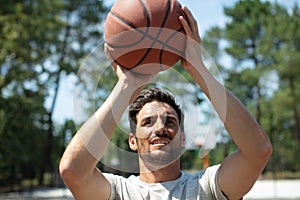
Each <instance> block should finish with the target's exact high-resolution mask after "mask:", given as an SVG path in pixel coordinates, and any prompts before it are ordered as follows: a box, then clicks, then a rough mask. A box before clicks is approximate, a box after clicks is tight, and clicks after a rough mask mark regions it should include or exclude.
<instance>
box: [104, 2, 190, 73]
mask: <svg viewBox="0 0 300 200" xmlns="http://www.w3.org/2000/svg"><path fill="white" fill-rule="evenodd" d="M179 16H184V17H185V14H184V12H183V10H182V9H181V5H180V3H179V2H178V1H176V0H117V1H116V2H115V4H114V5H113V6H112V8H111V10H110V12H109V14H108V15H107V18H106V23H105V29H104V35H105V40H106V44H107V47H106V55H107V57H108V59H109V61H110V62H111V64H112V65H120V66H121V67H124V68H126V69H128V70H130V69H133V71H134V72H137V73H141V74H151V73H153V72H158V71H162V70H166V69H168V68H169V67H172V66H173V65H174V64H176V62H177V61H178V60H179V59H180V58H181V57H182V56H183V55H184V49H185V34H184V30H183V27H182V26H181V24H180V22H179Z"/></svg>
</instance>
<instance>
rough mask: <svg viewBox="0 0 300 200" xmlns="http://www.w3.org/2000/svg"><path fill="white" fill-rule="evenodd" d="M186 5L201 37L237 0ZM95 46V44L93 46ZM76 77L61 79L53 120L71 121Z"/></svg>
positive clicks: (184, 0)
mask: <svg viewBox="0 0 300 200" xmlns="http://www.w3.org/2000/svg"><path fill="white" fill-rule="evenodd" d="M178 1H179V2H180V3H181V4H182V5H186V6H187V7H188V8H189V9H190V10H191V12H192V13H193V15H194V17H195V18H196V20H197V22H198V27H199V32H200V35H203V34H204V33H205V32H206V31H207V30H208V29H210V28H211V27H213V26H219V27H223V26H224V25H225V24H226V20H228V19H226V17H225V16H224V13H223V8H224V6H226V7H228V6H233V5H234V4H235V3H236V2H237V0H210V1H207V0H205V1H204V0H178ZM269 1H271V2H278V3H280V4H282V5H284V6H286V7H287V8H292V7H293V6H294V4H295V3H298V5H300V0H269ZM114 2H115V0H106V4H107V5H112V4H113V3H114ZM95 45H97V44H95ZM75 81H76V77H74V76H69V77H67V78H64V79H63V82H62V84H61V85H60V88H59V95H58V101H57V104H56V107H55V110H54V120H55V121H56V122H58V123H63V122H64V121H65V119H73V118H74V117H73V116H74V108H73V89H74V86H75Z"/></svg>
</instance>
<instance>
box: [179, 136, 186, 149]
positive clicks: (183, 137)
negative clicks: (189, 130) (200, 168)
mask: <svg viewBox="0 0 300 200" xmlns="http://www.w3.org/2000/svg"><path fill="white" fill-rule="evenodd" d="M180 140H181V141H180V144H181V147H185V142H186V141H185V133H184V132H182V133H181V139H180Z"/></svg>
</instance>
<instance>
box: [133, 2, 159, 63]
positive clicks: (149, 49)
mask: <svg viewBox="0 0 300 200" xmlns="http://www.w3.org/2000/svg"><path fill="white" fill-rule="evenodd" d="M141 3H142V5H143V8H144V12H145V14H146V17H147V28H149V26H150V15H149V13H148V10H147V6H146V3H145V1H144V0H141ZM159 35H160V33H159ZM152 40H153V42H152V44H151V45H150V46H149V48H148V49H147V51H146V53H144V55H143V56H142V57H141V58H140V60H139V61H138V62H137V63H136V64H135V65H134V67H137V66H139V65H140V64H141V63H142V62H143V61H144V60H145V58H146V57H147V55H148V54H149V53H150V51H151V49H152V47H153V46H154V44H155V41H156V40H157V35H156V38H153V39H152Z"/></svg>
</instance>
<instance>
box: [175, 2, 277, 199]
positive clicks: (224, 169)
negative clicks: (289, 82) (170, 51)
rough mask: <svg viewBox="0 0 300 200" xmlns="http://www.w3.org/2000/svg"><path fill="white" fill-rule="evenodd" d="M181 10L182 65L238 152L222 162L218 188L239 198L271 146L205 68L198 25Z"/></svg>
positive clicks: (250, 182) (240, 105)
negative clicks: (184, 39)
mask: <svg viewBox="0 0 300 200" xmlns="http://www.w3.org/2000/svg"><path fill="white" fill-rule="evenodd" d="M183 9H184V11H185V13H186V15H187V17H188V20H189V24H190V26H189V25H188V24H187V22H186V21H185V20H183V18H181V22H182V24H183V26H184V28H185V31H186V34H187V35H188V36H189V37H190V39H188V41H187V49H186V60H185V61H183V66H184V67H185V69H186V70H188V71H189V73H190V74H191V75H192V77H193V78H194V80H195V81H196V82H197V83H198V85H199V86H200V87H201V88H202V90H203V92H204V93H205V94H206V95H207V97H208V98H209V100H210V101H211V103H212V105H213V106H214V108H215V110H216V111H217V113H218V114H219V116H220V118H221V120H222V121H223V122H224V125H225V127H226V129H227V131H228V132H229V134H230V136H231V137H232V139H233V141H234V142H235V143H236V144H237V146H238V150H237V151H236V152H235V153H233V154H231V155H230V156H228V157H227V158H226V159H225V160H224V161H223V162H222V165H221V167H220V170H219V176H218V178H219V179H218V181H219V186H220V188H221V190H222V192H224V194H225V195H226V196H227V197H228V199H240V198H241V197H243V196H244V195H245V194H246V193H247V192H248V191H249V190H250V189H251V187H252V186H253V184H254V182H255V181H256V180H257V178H258V176H259V175H260V173H261V172H262V170H263V169H264V167H265V165H266V163H267V161H268V159H269V157H270V155H271V152H272V146H271V143H270V141H269V138H268V137H267V135H266V134H265V133H264V131H263V130H262V128H261V127H260V125H259V124H258V123H257V122H256V121H255V120H254V119H253V117H252V116H251V115H250V114H249V112H248V111H247V110H246V108H245V107H244V106H243V105H242V104H241V102H240V101H239V100H238V99H237V98H236V97H235V96H234V95H233V94H232V93H231V92H229V91H228V90H227V89H226V88H225V87H224V86H223V85H222V84H220V83H219V82H218V81H217V80H216V79H215V78H214V77H213V76H212V75H211V74H210V72H209V71H208V70H207V68H206V67H205V66H204V64H203V62H202V58H201V56H200V55H201V47H200V42H201V40H200V37H199V33H198V27H197V22H196V21H195V19H194V18H193V16H192V14H191V13H190V11H189V10H188V9H187V8H186V7H184V8H183Z"/></svg>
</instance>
